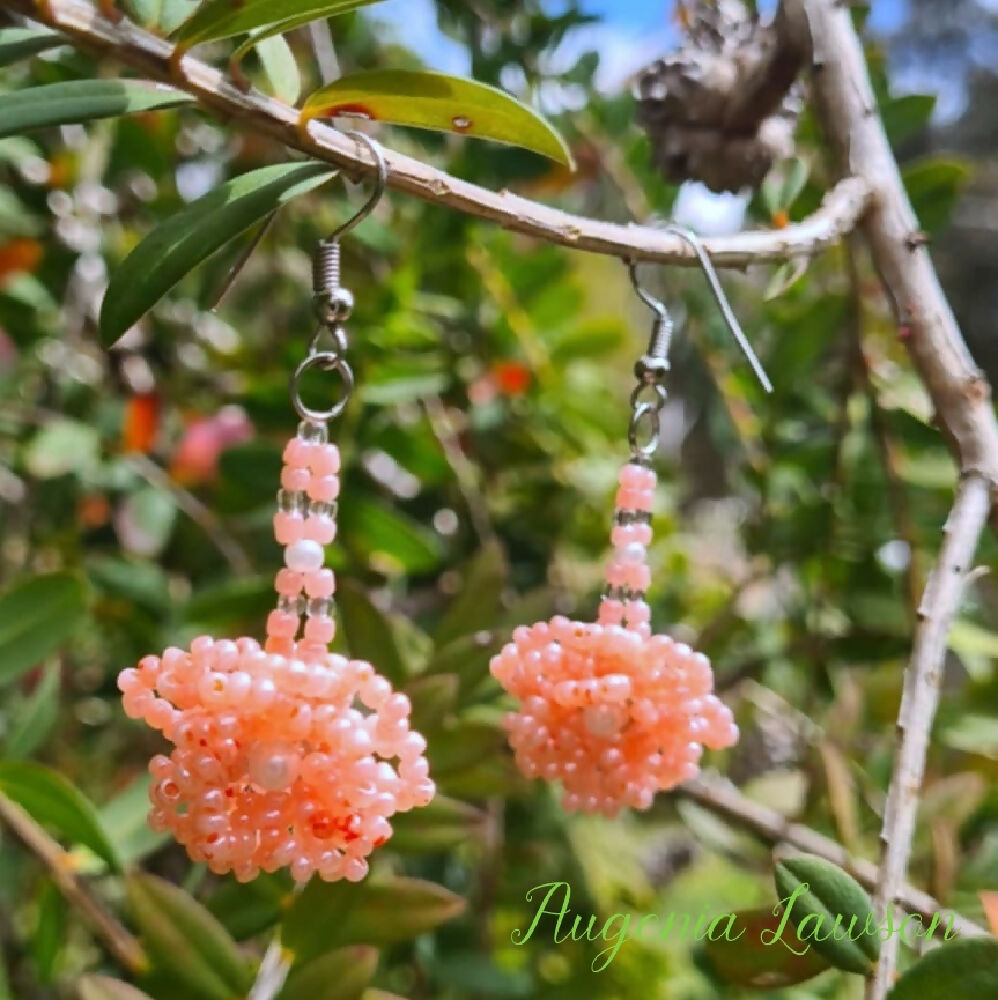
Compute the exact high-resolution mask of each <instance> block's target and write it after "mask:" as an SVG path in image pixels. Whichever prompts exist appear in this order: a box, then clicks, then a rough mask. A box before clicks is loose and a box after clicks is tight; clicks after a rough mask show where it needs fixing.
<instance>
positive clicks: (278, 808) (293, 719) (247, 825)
mask: <svg viewBox="0 0 998 1000" xmlns="http://www.w3.org/2000/svg"><path fill="white" fill-rule="evenodd" d="M371 204H373V201H372V202H371V203H369V205H371ZM338 250H339V248H338V244H337V242H336V240H335V239H334V240H331V241H326V242H324V243H323V244H322V245H321V246H320V255H321V257H320V266H319V267H317V269H316V274H317V280H316V297H317V302H318V304H319V307H320V310H319V311H320V319H321V321H322V326H320V329H319V332H318V333H317V334H316V335H315V336H314V337H313V338H312V342H311V344H310V345H309V352H308V355H307V357H306V358H305V360H304V361H303V362H302V363H301V364H300V365H299V366H298V369H297V370H296V372H295V374H294V377H293V379H292V401H293V403H294V405H295V408H296V409H297V410H298V413H299V415H300V416H301V417H302V418H303V419H302V423H301V424H300V426H299V428H298V434H297V436H296V437H293V438H292V439H291V440H290V441H289V442H288V444H287V446H286V447H285V449H284V467H283V470H282V472H281V489H280V491H279V492H278V495H277V496H278V510H277V512H276V513H275V515H274V535H275V537H276V539H277V541H278V543H279V544H280V545H282V546H283V547H284V562H285V567H284V568H283V569H281V570H279V571H278V573H277V575H276V577H275V580H274V587H275V590H276V592H277V595H278V596H277V606H276V608H275V609H274V610H273V611H271V612H270V614H269V616H268V617H267V623H266V640H265V642H264V645H263V647H262V648H261V646H260V644H259V643H258V642H257V641H256V640H254V639H251V638H245V637H243V638H239V639H235V640H231V639H217V640H216V639H212V638H211V637H210V636H201V637H200V638H198V639H195V640H194V641H193V642H192V643H191V646H190V649H189V650H183V649H179V648H176V647H171V648H170V649H167V650H166V651H165V652H164V653H163V654H162V656H147V657H145V658H144V659H142V660H141V661H140V662H139V664H138V667H137V668H129V669H126V670H123V671H122V672H121V674H120V675H119V677H118V686H119V688H120V689H121V691H122V692H123V698H122V700H123V703H124V708H125V712H126V713H127V714H128V716H129V717H131V718H134V719H139V718H141V719H144V720H145V721H146V722H147V723H148V724H149V725H150V726H152V727H153V728H154V729H158V730H161V731H162V733H163V735H164V737H165V738H166V739H167V740H168V741H169V742H170V743H172V744H173V749H172V750H171V751H170V753H169V754H168V755H166V754H158V755H157V756H155V757H153V759H152V761H151V762H150V764H149V770H150V772H151V774H152V776H153V779H154V781H153V784H152V786H151V789H150V800H151V803H152V808H151V811H150V813H149V822H150V825H151V826H152V827H153V828H154V829H156V830H168V831H170V832H171V833H172V834H173V835H174V836H175V837H176V838H177V840H178V841H179V842H180V843H181V844H183V845H184V847H186V849H187V852H188V854H189V855H190V857H191V859H192V860H194V861H198V862H204V863H206V864H207V866H208V868H209V869H210V870H211V871H213V872H215V873H217V874H223V873H226V872H234V873H235V876H236V878H237V879H239V880H240V881H248V880H250V879H252V878H254V877H256V875H257V874H258V873H259V872H260V871H265V872H273V871H276V870H277V869H279V868H285V867H286V868H289V869H290V871H291V875H292V877H293V878H294V879H295V881H296V882H304V881H305V880H307V879H308V878H309V877H310V876H312V875H313V874H316V875H318V876H319V877H320V878H321V879H324V880H326V881H334V880H337V879H340V878H346V879H348V880H350V881H358V880H359V879H362V878H363V877H364V876H365V875H366V874H367V857H368V855H369V854H370V853H371V851H373V850H374V849H375V848H377V847H379V846H380V845H381V844H383V843H384V842H385V841H386V840H387V839H388V838H389V837H390V836H391V834H392V827H391V823H390V822H389V820H390V818H391V816H392V815H393V814H394V813H396V812H404V811H406V810H409V809H412V808H413V807H414V806H422V805H426V804H427V803H428V802H429V801H430V799H431V798H432V797H433V795H434V792H435V788H434V784H433V782H432V781H431V780H430V777H429V766H428V764H427V761H426V758H425V756H424V751H425V749H426V741H425V740H424V739H423V737H422V736H421V735H420V734H419V733H417V732H415V731H413V730H410V728H409V713H410V708H411V706H410V702H409V699H408V698H407V697H406V695H404V694H401V693H397V692H394V691H393V690H392V686H391V684H390V683H389V682H388V681H387V680H386V679H385V678H384V677H381V676H380V675H379V674H378V673H377V672H376V670H375V668H374V667H373V666H372V665H371V664H370V663H367V662H365V661H363V660H351V659H348V658H347V657H344V656H341V655H339V654H337V653H332V652H330V651H329V644H330V642H331V641H332V639H333V636H334V634H335V631H336V627H335V623H334V620H333V617H332V598H333V593H334V590H335V579H334V576H333V573H332V571H331V570H329V569H326V568H325V567H324V562H325V547H326V546H327V545H329V544H330V543H331V542H332V541H333V539H334V538H335V536H336V520H335V518H336V500H337V497H338V495H339V490H340V480H339V471H340V454H339V450H338V448H337V447H336V445H335V444H330V443H329V442H328V440H327V432H326V420H327V419H328V418H331V417H334V416H336V415H338V414H339V412H341V411H342V409H343V407H344V406H345V404H346V396H347V394H348V393H349V390H350V388H351V387H352V384H353V376H352V373H351V371H350V367H349V365H348V364H347V362H346V360H345V358H344V357H343V350H344V349H345V347H346V335H345V331H344V329H343V326H342V324H343V321H344V320H345V319H346V318H347V317H348V315H349V313H350V309H351V306H352V299H351V297H350V295H349V293H348V292H346V291H345V290H344V289H341V288H339V284H338V280H335V279H337V278H338ZM334 258H335V259H334ZM323 275H325V277H323ZM326 331H328V332H329V333H330V334H332V338H333V342H334V347H333V349H331V350H320V349H319V347H318V340H319V336H320V334H322V333H323V332H326ZM313 368H317V369H320V370H323V371H331V370H335V371H337V372H338V373H339V375H340V378H341V381H342V383H343V388H344V394H343V398H341V399H340V400H339V401H338V402H337V403H336V404H335V405H334V406H333V407H332V408H331V409H329V410H326V411H322V412H320V411H315V410H311V409H309V408H308V407H306V406H305V404H304V403H303V402H302V399H301V394H300V392H299V382H300V380H301V378H302V376H303V375H304V374H305V373H306V372H307V371H309V370H310V369H313ZM393 759H394V760H397V764H393V763H392V761H393Z"/></svg>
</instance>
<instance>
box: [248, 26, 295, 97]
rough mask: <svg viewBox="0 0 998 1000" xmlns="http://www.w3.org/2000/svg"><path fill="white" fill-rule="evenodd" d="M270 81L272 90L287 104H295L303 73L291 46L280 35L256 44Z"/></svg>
mask: <svg viewBox="0 0 998 1000" xmlns="http://www.w3.org/2000/svg"><path fill="white" fill-rule="evenodd" d="M254 48H255V49H256V54H257V55H258V56H259V57H260V64H261V65H262V66H263V71H264V73H265V74H266V76H267V80H268V81H269V82H270V92H271V93H272V94H273V95H274V97H276V98H277V99H278V100H280V101H284V103H285V104H295V103H296V102H297V101H298V98H299V96H300V95H301V75H300V74H299V73H298V64H297V63H296V62H295V57H294V55H293V54H292V52H291V46H289V45H288V43H287V42H286V41H285V40H284V39H283V38H282V37H281V36H280V35H271V36H269V37H267V38H262V39H260V41H258V42H257V43H256V45H255V46H254Z"/></svg>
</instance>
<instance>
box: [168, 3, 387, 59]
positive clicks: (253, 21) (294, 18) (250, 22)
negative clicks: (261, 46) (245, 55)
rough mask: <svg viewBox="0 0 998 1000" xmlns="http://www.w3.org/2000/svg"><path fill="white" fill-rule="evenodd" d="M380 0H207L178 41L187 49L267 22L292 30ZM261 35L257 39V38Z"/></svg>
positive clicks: (182, 30) (189, 21) (178, 32)
mask: <svg viewBox="0 0 998 1000" xmlns="http://www.w3.org/2000/svg"><path fill="white" fill-rule="evenodd" d="M376 2H377V0H242V2H241V3H235V2H233V0H205V2H204V3H202V4H201V6H200V7H199V8H198V9H197V12H196V13H195V14H194V16H193V17H191V18H190V19H189V20H187V21H185V22H184V23H183V24H182V25H181V26H180V28H179V30H178V31H177V32H176V33H175V35H174V38H175V40H176V42H177V44H178V45H180V46H181V47H182V48H185V49H188V48H190V47H191V46H192V45H200V44H201V43H202V42H217V41H219V40H220V39H222V38H231V37H232V36H233V35H241V34H243V33H244V32H247V31H254V30H255V29H257V28H263V27H265V26H269V27H272V28H273V29H274V32H275V33H276V32H278V31H279V32H281V33H283V32H285V31H290V30H291V29H292V28H296V27H298V26H299V25H301V24H308V22H309V21H315V20H317V19H318V18H320V17H334V16H336V15H337V14H346V13H347V12H348V11H351V10H356V9H357V8H358V7H366V6H368V5H369V4H371V3H376ZM259 38H260V36H259V35H258V36H257V38H256V39H254V42H255V41H258V40H259Z"/></svg>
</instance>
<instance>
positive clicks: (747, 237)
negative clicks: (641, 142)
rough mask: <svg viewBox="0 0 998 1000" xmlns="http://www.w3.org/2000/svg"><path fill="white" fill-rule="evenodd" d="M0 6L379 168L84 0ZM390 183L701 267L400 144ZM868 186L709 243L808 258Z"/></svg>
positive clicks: (266, 130) (220, 107)
mask: <svg viewBox="0 0 998 1000" xmlns="http://www.w3.org/2000/svg"><path fill="white" fill-rule="evenodd" d="M0 6H2V7H5V8H7V9H8V10H13V11H17V12H18V13H21V14H25V15H27V16H28V17H34V18H36V19H38V20H40V21H43V22H44V23H46V24H48V25H49V26H50V27H52V28H55V29H57V30H58V31H61V32H63V33H65V34H66V35H69V36H70V37H71V38H72V39H73V40H74V41H75V42H78V43H79V44H81V45H82V46H83V47H86V48H89V49H93V50H95V51H98V52H102V53H105V54H107V55H108V56H110V57H112V58H114V59H117V60H118V61H120V62H122V63H125V64H127V65H128V66H131V67H132V68H133V69H136V70H138V71H139V72H140V73H142V74H144V75H146V76H149V77H151V78H153V79H158V80H163V81H167V82H169V83H172V84H174V85H175V86H177V87H179V88H181V89H183V90H185V91H187V92H188V93H190V94H192V95H193V96H194V97H196V98H197V100H198V101H199V102H200V103H201V105H202V106H203V107H205V108H206V109H207V110H209V111H211V112H212V113H213V114H216V115H218V116H219V117H221V118H224V119H226V120H228V119H235V120H237V121H241V122H242V123H244V124H245V125H246V126H248V127H249V128H252V129H253V130H254V131H256V132H259V133H261V134H265V135H269V136H271V137H272V138H274V139H277V140H278V141H280V142H282V143H284V144H285V145H287V146H290V147H292V148H295V149H299V150H301V151H302V152H303V153H305V154H307V155H308V156H312V157H315V158H317V159H320V160H326V161H328V162H329V163H333V164H336V165H337V166H339V167H342V168H343V169H344V170H346V171H348V172H349V173H351V174H353V175H356V176H358V177H361V176H373V175H374V172H375V169H376V166H375V163H374V161H373V159H372V157H371V154H370V153H369V151H368V150H367V149H366V148H365V146H364V145H363V144H362V143H359V142H357V141H356V140H355V139H352V138H350V137H349V136H347V135H344V134H343V133H342V132H338V131H336V130H335V129H333V128H330V127H329V126H327V125H323V124H321V123H318V122H309V124H308V126H307V128H306V129H302V128H300V127H299V115H298V112H297V111H296V110H295V109H294V108H291V107H289V106H288V105H287V104H282V103H281V102H280V101H276V100H274V99H273V98H270V97H267V96H266V95H264V94H261V93H259V92H258V91H255V90H251V91H249V92H247V93H243V92H242V91H240V90H239V89H238V88H237V87H235V86H234V85H233V84H232V83H230V82H229V81H227V80H226V79H225V77H224V75H223V74H222V73H221V72H220V71H219V70H217V69H214V68H213V67H211V66H208V65H206V64H205V63H203V62H200V61H199V60H197V59H195V58H194V57H192V56H190V55H185V56H184V58H183V60H182V61H181V66H182V77H183V78H182V79H180V78H178V77H175V76H174V75H172V73H171V67H170V57H171V55H172V54H173V51H174V48H173V46H172V45H171V44H170V43H169V42H168V41H166V40H165V39H162V38H157V37H156V36H154V35H151V34H149V32H147V31H143V30H142V29H141V28H138V27H136V25H134V24H132V23H131V22H130V21H128V20H124V19H123V20H121V21H119V22H118V23H117V24H113V23H112V22H110V21H109V20H107V19H106V18H103V17H101V16H100V14H99V13H98V12H97V10H96V8H94V7H93V6H92V5H91V4H89V3H86V2H84V0H46V2H45V3H38V4H37V5H36V4H35V3H34V2H33V0H3V2H2V3H0ZM385 159H386V162H387V164H388V184H389V186H390V187H392V188H394V189H395V190H397V191H403V192H405V193H407V194H411V195H415V196H416V197H418V198H422V199H423V200H424V201H429V202H432V203H433V204H435V205H443V206H446V207H448V208H452V209H456V210H457V211H460V212H464V213H465V214H467V215H472V216H476V217H478V218H481V219H486V220H488V221H489V222H494V223H497V224H498V225H501V226H503V227H504V228H506V229H510V230H513V231H514V232H518V233H523V234H524V235H526V236H533V237H536V238H537V239H542V240H545V241H547V242H548V243H557V244H561V245H562V246H568V247H573V248H574V249H576V250H586V251H590V252H592V253H601V254H609V255H611V256H616V257H622V258H625V259H626V258H633V259H636V260H649V261H662V262H669V263H672V264H685V265H689V266H696V265H697V259H696V255H695V254H694V253H693V251H692V249H691V248H690V247H688V246H686V245H685V244H684V243H683V241H682V240H681V239H679V238H678V237H676V236H675V235H674V234H671V233H666V232H662V231H660V230H656V229H654V228H651V227H648V226H636V225H619V224H615V223H610V222H601V221H599V220H596V219H587V218H584V217H582V216H577V215H571V214H569V213H567V212H562V211H559V210H558V209H555V208H550V207H548V206H547V205H542V204H540V203H538V202H534V201H530V200H529V199H527V198H521V197H520V196H518V195H515V194H512V193H510V192H509V191H499V192H496V191H489V190H488V189H486V188H482V187H479V186H477V185H475V184H470V183H468V182H467V181H463V180H460V179H459V178H457V177H452V176H451V175H450V174H447V173H444V172H443V171H442V170H437V169H435V168H434V167H431V166H428V165H427V164H425V163H421V162H420V161H419V160H416V159H413V158H412V157H409V156H404V155H403V154H401V153H396V152H394V151H392V150H386V151H385ZM866 201H867V187H866V185H865V184H864V183H863V182H862V181H857V180H854V179H851V180H846V181H844V182H843V183H841V184H839V185H837V186H836V187H835V188H833V189H832V190H831V191H830V192H829V193H828V195H827V196H826V197H825V200H824V202H823V203H822V206H821V208H819V209H818V211H817V212H815V213H814V215H812V216H811V217H810V218H808V219H805V220H803V221H802V222H799V223H795V224H793V225H791V226H787V227H786V228H785V229H780V230H776V231H772V232H770V231H766V230H759V231H755V232H746V233H738V234H737V235H734V236H723V237H715V238H713V239H705V240H704V241H703V242H704V246H705V248H706V249H707V252H708V253H709V254H710V256H711V258H712V260H713V261H714V263H715V265H717V266H724V267H745V266H746V265H748V264H750V263H756V262H764V261H782V260H786V259H788V258H792V257H800V256H809V255H811V254H815V253H818V252H819V251H821V250H823V249H824V248H825V247H827V246H829V245H831V244H833V243H835V242H836V241H837V240H838V239H839V238H840V237H841V236H842V235H843V234H844V233H847V232H849V231H850V230H852V229H853V228H854V227H855V225H856V222H857V220H858V218H859V217H860V216H861V215H862V213H863V210H864V209H865V207H866Z"/></svg>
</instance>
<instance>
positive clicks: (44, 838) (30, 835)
mask: <svg viewBox="0 0 998 1000" xmlns="http://www.w3.org/2000/svg"><path fill="white" fill-rule="evenodd" d="M0 820H2V821H3V822H4V823H6V824H7V826H8V827H10V829H11V830H12V831H13V832H14V834H15V835H16V836H17V838H18V840H20V841H21V843H22V844H24V846H25V847H26V848H27V849H28V850H29V851H31V853H32V854H34V855H35V857H37V858H38V860H39V861H41V863H42V864H43V865H45V867H46V868H47V869H48V873H49V875H50V876H51V878H52V881H53V882H54V883H55V886H56V888H57V889H58V890H59V891H60V892H61V893H62V894H63V896H65V897H66V899H67V900H68V901H69V902H70V903H71V904H72V905H73V906H75V907H76V909H77V910H79V912H80V914H81V915H82V916H83V918H84V919H85V920H86V921H87V923H88V924H89V925H90V927H91V928H92V929H93V931H94V933H95V934H96V935H97V936H98V937H99V938H100V939H101V940H102V941H103V942H104V943H105V944H106V945H107V948H108V951H110V952H111V954H112V955H114V957H115V958H116V959H117V960H118V961H119V962H120V963H121V964H122V966H124V968H126V969H127V970H128V971H129V972H133V973H141V972H144V971H145V970H146V969H147V967H148V962H147V961H146V957H145V953H144V952H143V951H142V946H141V945H140V944H139V942H138V939H137V938H135V937H133V936H132V935H131V933H130V932H129V931H128V930H126V929H125V927H123V926H122V925H121V924H120V923H118V920H117V918H116V917H115V916H114V915H113V914H112V913H111V912H110V911H109V910H107V909H106V908H105V906H104V904H103V903H102V902H101V901H100V900H99V899H98V898H97V896H96V895H94V893H93V891H92V890H91V888H90V886H89V885H87V883H86V882H84V881H83V879H81V878H80V877H79V875H77V874H76V872H75V871H74V870H73V864H72V861H71V860H70V858H69V856H68V855H67V854H66V852H65V851H64V850H63V849H62V848H61V847H60V846H59V844H58V843H56V841H55V840H53V839H52V838H51V837H50V836H49V835H48V834H47V833H46V832H45V831H44V830H43V829H42V828H41V827H40V826H39V825H38V824H37V823H36V822H35V821H34V819H32V817H31V816H30V815H29V814H28V813H27V812H25V811H24V810H23V809H22V808H21V807H20V806H19V805H18V804H17V803H16V802H14V801H13V800H12V799H10V798H8V797H7V796H6V795H4V794H3V793H2V792H0Z"/></svg>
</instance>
